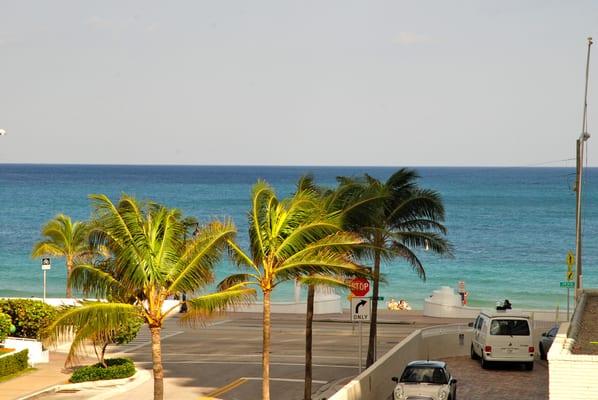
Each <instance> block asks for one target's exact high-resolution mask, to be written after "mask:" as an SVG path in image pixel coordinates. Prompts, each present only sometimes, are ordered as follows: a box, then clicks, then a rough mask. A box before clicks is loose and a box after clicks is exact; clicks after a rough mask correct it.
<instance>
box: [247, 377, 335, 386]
mask: <svg viewBox="0 0 598 400" xmlns="http://www.w3.org/2000/svg"><path fill="white" fill-rule="evenodd" d="M241 379H246V380H248V381H261V380H263V378H258V377H247V376H244V377H243V378H241ZM270 380H271V381H275V382H297V383H303V382H304V379H291V378H270ZM312 383H319V384H321V385H323V384H325V383H328V381H316V380H313V379H312Z"/></svg>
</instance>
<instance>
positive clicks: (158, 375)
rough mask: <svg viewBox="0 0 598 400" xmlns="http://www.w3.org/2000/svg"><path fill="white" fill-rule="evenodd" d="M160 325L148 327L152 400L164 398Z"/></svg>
mask: <svg viewBox="0 0 598 400" xmlns="http://www.w3.org/2000/svg"><path fill="white" fill-rule="evenodd" d="M161 329H162V328H161V327H160V326H152V327H150V332H151V333H152V364H153V368H154V400H163V399H164V369H163V368H162V346H161V342H160V330H161Z"/></svg>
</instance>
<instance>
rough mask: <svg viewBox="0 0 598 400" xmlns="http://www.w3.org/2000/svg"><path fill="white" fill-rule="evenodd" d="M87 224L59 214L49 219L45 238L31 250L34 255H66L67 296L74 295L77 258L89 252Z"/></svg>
mask: <svg viewBox="0 0 598 400" xmlns="http://www.w3.org/2000/svg"><path fill="white" fill-rule="evenodd" d="M87 228H88V227H87V224H86V223H85V222H80V221H75V222H73V221H72V220H71V217H69V216H68V215H64V214H59V215H57V216H56V217H54V219H52V220H50V221H48V223H47V224H46V225H44V227H43V228H42V236H43V237H44V240H42V241H40V242H37V243H36V244H35V245H34V246H33V250H32V252H31V256H32V257H42V256H54V257H64V258H65V262H66V297H68V298H70V297H71V296H72V289H71V286H70V279H71V272H72V270H73V267H74V265H75V259H76V258H77V257H80V256H83V255H85V254H88V253H89V246H88V241H87V233H88V229H87Z"/></svg>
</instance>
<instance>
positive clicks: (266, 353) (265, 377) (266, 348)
mask: <svg viewBox="0 0 598 400" xmlns="http://www.w3.org/2000/svg"><path fill="white" fill-rule="evenodd" d="M263 317H264V326H263V328H264V332H263V341H262V400H270V330H271V327H272V323H271V321H270V292H269V291H266V292H264V316H263Z"/></svg>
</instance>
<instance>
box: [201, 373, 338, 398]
mask: <svg viewBox="0 0 598 400" xmlns="http://www.w3.org/2000/svg"><path fill="white" fill-rule="evenodd" d="M261 380H263V379H262V378H261V377H247V376H244V377H242V378H237V379H235V380H234V381H232V382H231V383H229V384H227V385H224V386H222V387H219V388H218V389H216V390H213V391H212V392H210V393H208V394H207V395H205V396H202V397H200V398H199V400H217V396H220V395H223V394H224V393H226V392H230V391H231V390H233V389H235V388H238V387H239V386H241V385H242V384H244V383H246V382H247V381H261ZM270 382H292V383H303V379H292V378H270ZM312 382H313V383H316V384H321V385H323V384H325V383H328V381H318V380H312Z"/></svg>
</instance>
